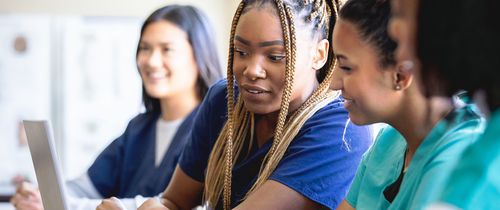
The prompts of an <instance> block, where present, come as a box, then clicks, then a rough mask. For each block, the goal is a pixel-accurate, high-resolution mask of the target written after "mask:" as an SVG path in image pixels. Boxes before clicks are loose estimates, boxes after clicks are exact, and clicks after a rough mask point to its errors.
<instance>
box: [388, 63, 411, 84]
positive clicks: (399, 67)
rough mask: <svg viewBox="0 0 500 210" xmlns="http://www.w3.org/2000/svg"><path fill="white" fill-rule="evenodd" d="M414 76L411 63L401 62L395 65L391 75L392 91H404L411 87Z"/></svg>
mask: <svg viewBox="0 0 500 210" xmlns="http://www.w3.org/2000/svg"><path fill="white" fill-rule="evenodd" d="M414 76H415V70H414V64H413V62H411V61H402V62H400V63H397V64H396V70H395V71H394V73H393V83H394V90H404V89H406V88H408V87H410V86H411V84H412V82H413V77H414Z"/></svg>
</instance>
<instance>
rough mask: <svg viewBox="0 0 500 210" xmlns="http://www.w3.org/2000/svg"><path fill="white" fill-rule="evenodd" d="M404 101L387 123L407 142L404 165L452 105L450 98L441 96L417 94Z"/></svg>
mask: <svg viewBox="0 0 500 210" xmlns="http://www.w3.org/2000/svg"><path fill="white" fill-rule="evenodd" d="M406 101H407V103H403V104H402V106H401V107H403V108H402V109H401V110H400V111H399V112H398V113H397V114H395V115H394V116H395V117H394V118H395V119H394V120H392V121H391V122H388V124H390V125H391V126H393V127H394V128H395V129H396V130H398V131H399V132H400V133H401V135H403V137H404V138H405V140H406V142H407V144H408V151H407V153H406V163H407V164H405V165H409V163H410V161H411V159H412V158H413V154H415V151H416V150H417V149H418V147H419V146H420V144H421V143H422V141H423V140H424V139H425V137H427V135H428V134H429V132H430V131H431V130H432V128H433V127H434V126H435V125H436V124H437V122H438V121H439V120H441V119H442V118H443V117H444V116H445V115H446V114H448V113H449V112H450V111H451V110H452V109H453V106H452V104H451V100H449V99H447V98H442V97H432V98H425V97H424V96H422V95H419V96H416V97H413V98H408V99H407V100H406Z"/></svg>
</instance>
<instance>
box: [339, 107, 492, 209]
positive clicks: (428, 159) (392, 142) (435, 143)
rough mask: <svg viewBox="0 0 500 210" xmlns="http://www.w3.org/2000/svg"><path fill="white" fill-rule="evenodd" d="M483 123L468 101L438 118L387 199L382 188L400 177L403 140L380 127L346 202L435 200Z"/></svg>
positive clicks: (376, 205)
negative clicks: (391, 198)
mask: <svg viewBox="0 0 500 210" xmlns="http://www.w3.org/2000/svg"><path fill="white" fill-rule="evenodd" d="M484 124H485V121H484V119H483V118H482V117H481V115H480V114H479V112H478V110H477V108H476V107H475V106H474V105H471V104H468V105H465V106H464V107H462V108H459V109H456V110H454V111H453V112H451V113H450V114H448V115H447V116H446V118H444V119H442V120H440V121H439V122H438V123H437V124H436V126H434V128H433V129H432V130H431V131H430V132H429V134H428V135H427V137H426V138H425V139H424V140H423V141H422V143H421V145H420V146H419V147H418V148H417V150H416V151H415V154H414V156H413V159H412V161H411V164H410V165H409V167H408V169H407V171H406V173H405V174H404V177H403V181H402V183H401V186H400V188H399V192H398V194H397V196H396V197H395V198H394V200H393V202H392V203H390V202H389V201H388V200H387V199H386V198H385V196H384V193H383V192H384V190H385V189H386V188H387V187H388V186H390V185H391V184H393V183H394V182H395V181H396V180H397V179H398V177H399V176H400V174H401V171H402V168H403V166H404V155H405V152H406V148H407V145H406V141H405V139H404V137H403V136H402V135H401V134H400V133H399V132H398V131H397V130H396V129H394V128H392V127H390V126H388V127H386V128H384V129H383V130H381V132H380V133H379V135H378V137H377V139H376V142H375V144H374V145H373V146H372V148H371V149H370V150H369V152H367V153H366V154H365V156H364V157H363V160H362V162H361V164H360V166H359V168H358V171H357V172H356V177H355V179H354V182H353V184H352V186H351V189H350V190H349V194H348V195H347V198H346V200H347V202H348V203H349V204H350V205H351V206H352V207H354V208H356V209H358V210H363V209H370V210H376V209H398V210H399V209H423V208H425V207H426V206H427V205H428V204H429V203H431V202H433V201H436V200H438V197H439V195H440V193H441V191H442V187H443V186H444V184H445V183H446V180H447V179H448V175H449V174H450V173H451V171H452V169H453V168H454V166H455V165H456V163H457V161H458V159H459V157H460V155H461V153H462V152H463V151H464V150H465V148H466V147H467V146H469V145H471V144H472V143H473V142H475V140H476V139H477V138H478V137H479V136H480V135H481V134H482V132H483V130H484Z"/></svg>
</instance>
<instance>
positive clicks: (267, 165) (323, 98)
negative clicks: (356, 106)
mask: <svg viewBox="0 0 500 210" xmlns="http://www.w3.org/2000/svg"><path fill="white" fill-rule="evenodd" d="M304 2H305V3H307V2H310V3H313V2H311V1H307V0H306V1H304ZM318 2H320V3H318ZM321 2H323V3H321ZM278 3H279V1H277V4H278ZM330 5H333V4H325V3H324V1H316V2H314V7H315V10H316V11H318V10H319V9H320V8H319V7H320V6H323V7H327V6H330ZM336 5H338V4H336ZM334 7H336V6H334ZM281 9H283V10H285V11H284V13H285V16H286V17H288V20H289V28H288V29H289V30H290V31H288V30H286V29H287V27H286V26H284V27H283V28H284V29H283V31H284V32H283V34H284V38H285V43H288V42H287V38H286V34H287V33H288V32H289V34H290V36H291V43H290V45H291V46H293V47H290V51H288V50H287V52H286V53H287V55H288V54H291V55H292V56H291V57H288V56H287V58H292V59H295V58H296V57H295V56H296V46H295V40H296V39H295V34H296V33H295V24H294V23H293V22H294V19H295V18H294V15H293V11H292V8H291V7H290V6H288V5H287V6H284V7H282V8H281V7H279V5H278V10H279V11H280V17H281V14H282V13H281ZM336 9H337V8H332V9H330V8H327V9H324V10H323V11H325V13H323V14H322V17H321V18H320V19H322V20H321V21H319V24H329V22H330V21H331V20H330V19H331V18H335V19H334V20H333V21H335V20H336V17H331V15H330V12H326V11H331V10H336ZM280 19H281V18H280ZM323 19H325V20H324V21H323ZM282 23H283V21H282ZM320 26H321V25H320ZM332 29H333V28H332ZM332 29H330V28H329V27H327V30H332ZM331 34H332V33H331V32H329V33H328V32H327V36H328V37H331ZM330 40H331V39H330ZM285 49H287V48H285ZM330 58H331V59H333V58H334V57H333V55H332V57H330ZM293 61H294V62H295V60H293ZM330 63H331V62H330ZM335 64H336V62H335V61H333V65H329V66H327V67H326V69H327V72H326V77H325V78H324V79H323V81H322V82H321V83H320V85H319V86H318V88H317V89H316V90H315V91H314V92H313V94H312V95H311V96H310V97H309V98H308V99H307V100H306V102H304V104H302V105H301V106H300V107H299V109H298V110H296V111H295V112H294V113H293V115H292V116H291V117H290V118H289V120H288V122H287V123H286V124H284V125H283V127H280V120H283V121H285V120H286V119H281V112H280V118H279V121H278V125H277V126H276V132H275V134H276V135H275V136H274V141H273V147H272V148H271V150H270V151H269V152H268V154H267V155H266V158H265V159H264V162H263V163H262V167H261V170H260V173H259V176H258V178H257V181H256V182H255V183H254V185H253V186H252V188H251V189H250V190H249V191H248V192H247V195H246V196H249V195H250V194H251V193H253V192H254V191H255V190H256V189H258V188H259V187H260V186H262V184H264V182H266V181H267V180H268V178H269V177H270V176H271V174H272V172H273V171H274V169H276V167H277V165H278V164H279V162H280V161H281V158H283V156H284V154H285V152H286V150H287V148H288V146H289V145H290V143H291V142H292V140H293V139H294V137H295V135H296V134H297V133H298V132H299V130H300V128H301V127H302V125H303V124H304V123H305V122H306V121H307V119H309V118H310V117H311V116H312V115H313V114H314V113H315V112H316V111H318V110H319V109H320V108H322V107H324V106H325V105H327V104H328V103H330V102H331V101H333V100H334V99H335V98H337V97H338V96H339V95H340V93H339V92H338V91H335V92H334V91H331V90H329V87H330V81H331V77H332V75H333V70H334V66H335ZM288 71H289V69H288V68H287V69H286V71H285V75H286V74H287V73H290V74H293V72H294V69H291V72H288ZM292 78H293V77H292ZM286 84H287V83H286V82H285V90H286ZM285 93H286V91H284V93H283V95H285ZM289 94H291V87H290V92H289ZM283 98H284V97H283ZM283 100H284V99H283ZM287 102H288V103H289V101H287ZM287 105H288V104H287ZM284 109H287V110H288V107H284V103H283V101H282V106H281V111H283V110H284ZM286 114H288V113H286ZM284 117H285V118H286V116H284ZM281 130H283V131H281ZM278 131H280V132H279V133H278ZM277 134H279V136H278V135H277Z"/></svg>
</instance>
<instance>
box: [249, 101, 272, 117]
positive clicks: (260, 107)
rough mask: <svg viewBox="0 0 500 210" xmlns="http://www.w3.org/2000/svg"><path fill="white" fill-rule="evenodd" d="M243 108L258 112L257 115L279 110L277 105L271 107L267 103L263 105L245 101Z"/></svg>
mask: <svg viewBox="0 0 500 210" xmlns="http://www.w3.org/2000/svg"><path fill="white" fill-rule="evenodd" d="M245 108H246V109H247V110H248V111H250V112H252V113H254V114H258V115H265V114H270V113H273V112H277V111H279V107H278V109H272V107H270V106H269V105H263V104H247V103H245Z"/></svg>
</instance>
